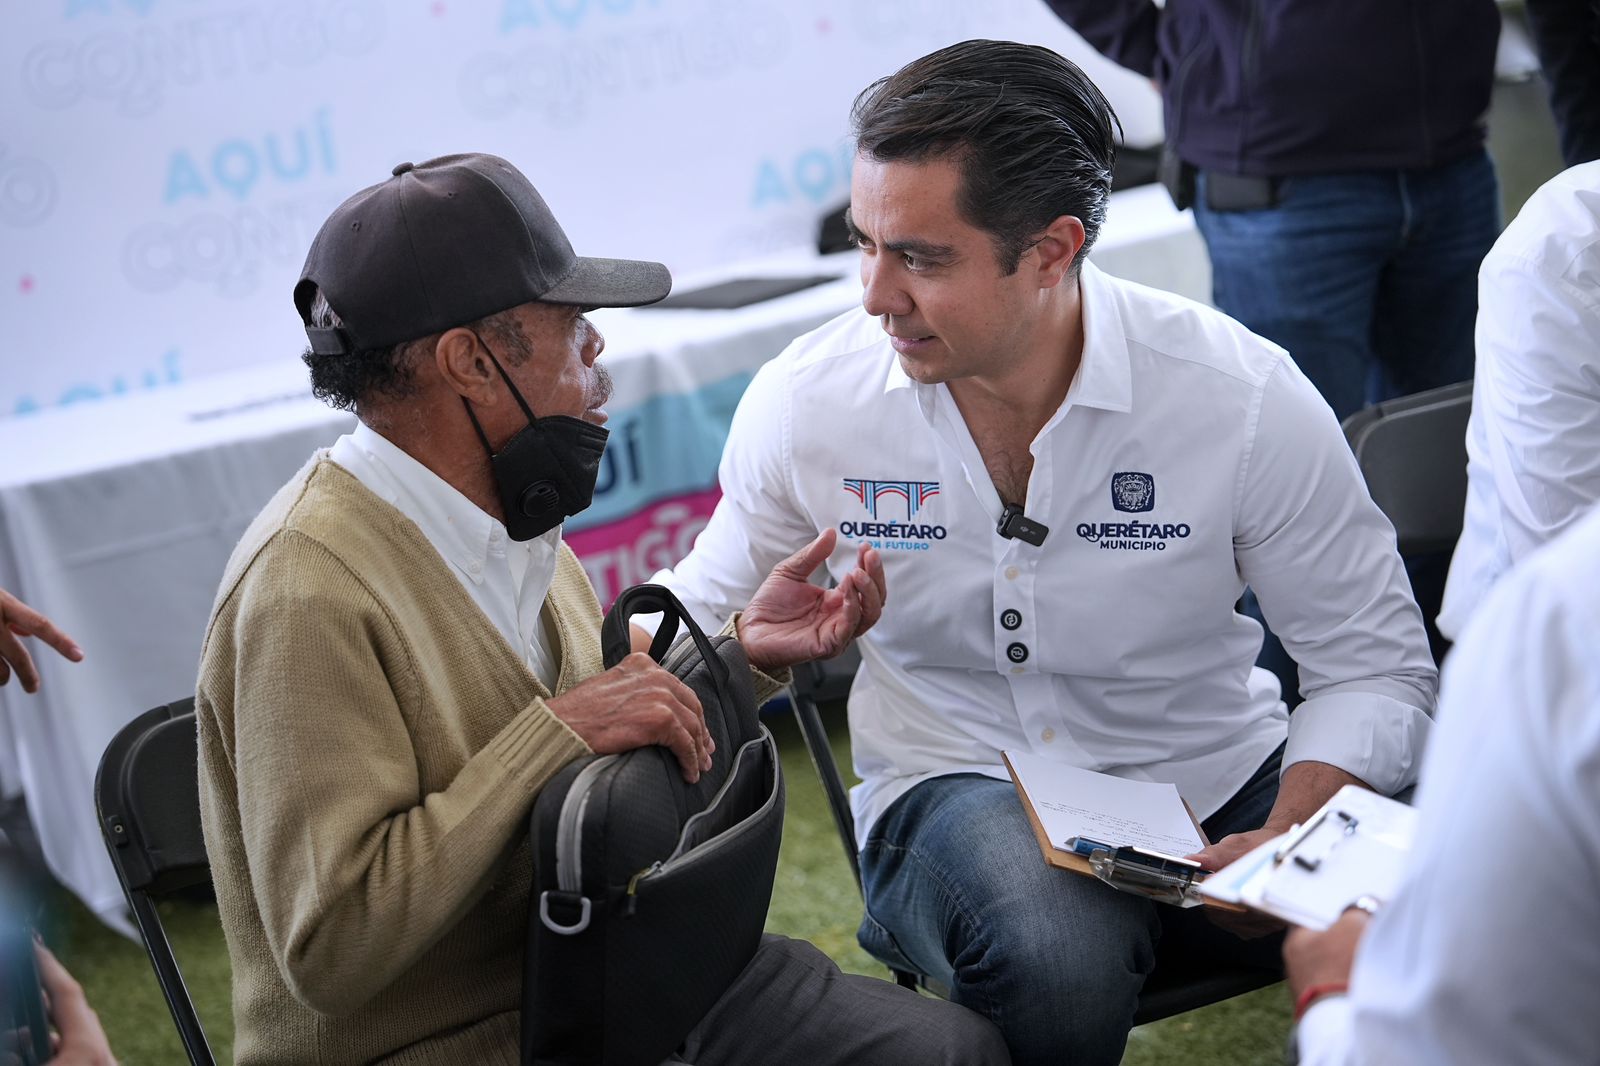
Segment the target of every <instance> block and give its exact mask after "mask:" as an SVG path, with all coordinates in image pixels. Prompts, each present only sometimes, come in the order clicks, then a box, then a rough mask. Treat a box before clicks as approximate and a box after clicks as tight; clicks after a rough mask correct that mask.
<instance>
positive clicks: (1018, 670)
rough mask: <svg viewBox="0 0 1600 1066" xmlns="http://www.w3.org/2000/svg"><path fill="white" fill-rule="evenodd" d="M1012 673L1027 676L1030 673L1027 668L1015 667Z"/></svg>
mask: <svg viewBox="0 0 1600 1066" xmlns="http://www.w3.org/2000/svg"><path fill="white" fill-rule="evenodd" d="M1011 672H1012V673H1013V674H1025V673H1027V672H1028V669H1027V667H1025V666H1013V667H1012V668H1011Z"/></svg>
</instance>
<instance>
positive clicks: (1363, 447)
mask: <svg viewBox="0 0 1600 1066" xmlns="http://www.w3.org/2000/svg"><path fill="white" fill-rule="evenodd" d="M1471 411H1472V382H1470V381H1462V382H1458V383H1457V384H1454V385H1446V386H1444V387H1443V388H1438V389H1429V390H1428V391H1427V392H1419V393H1416V394H1414V395H1411V396H1403V397H1401V398H1400V399H1397V400H1386V401H1384V402H1383V403H1379V404H1374V405H1372V406H1371V407H1367V408H1364V409H1362V410H1360V411H1357V412H1356V413H1355V414H1353V415H1351V416H1350V417H1349V418H1347V419H1345V420H1344V427H1343V428H1344V435H1345V440H1346V441H1348V442H1349V444H1350V450H1351V451H1353V452H1355V456H1356V462H1357V463H1358V464H1359V465H1360V467H1361V473H1362V476H1363V477H1365V478H1366V480H1367V491H1368V492H1370V493H1371V494H1372V499H1373V501H1374V502H1375V503H1377V505H1378V508H1379V509H1380V510H1382V511H1383V513H1384V514H1385V515H1387V516H1388V517H1389V521H1390V522H1392V523H1393V524H1394V531H1395V537H1396V538H1397V540H1398V542H1399V546H1400V554H1401V555H1422V554H1425V553H1428V552H1448V551H1450V550H1451V549H1452V548H1454V547H1455V543H1456V540H1457V539H1459V538H1460V536H1461V519H1462V514H1463V512H1464V511H1465V509H1466V503H1467V417H1468V415H1470V414H1471Z"/></svg>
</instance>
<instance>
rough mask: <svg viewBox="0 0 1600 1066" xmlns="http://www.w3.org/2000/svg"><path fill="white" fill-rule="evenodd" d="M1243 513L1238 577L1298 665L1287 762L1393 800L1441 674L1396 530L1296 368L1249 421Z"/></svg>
mask: <svg viewBox="0 0 1600 1066" xmlns="http://www.w3.org/2000/svg"><path fill="white" fill-rule="evenodd" d="M1253 418H1254V421H1255V429H1254V432H1253V433H1252V434H1251V435H1250V438H1249V446H1248V448H1247V451H1246V454H1245V456H1244V458H1243V464H1242V467H1241V472H1240V482H1239V494H1238V501H1237V504H1236V507H1235V514H1236V520H1235V526H1234V529H1235V533H1234V537H1235V555H1236V558H1237V559H1238V564H1239V570H1240V576H1241V577H1242V578H1243V579H1244V580H1245V582H1246V583H1248V584H1249V585H1250V586H1251V588H1253V589H1254V590H1255V593H1256V596H1257V598H1258V599H1259V600H1260V601H1261V609H1262V613H1263V614H1264V615H1265V617H1266V619H1267V622H1268V624H1269V625H1270V626H1271V627H1272V630H1273V632H1274V633H1276V634H1277V635H1278V637H1279V638H1280V639H1281V640H1282V641H1283V644H1284V648H1285V649H1286V650H1287V651H1288V652H1289V654H1290V655H1291V656H1292V657H1293V658H1294V660H1295V662H1296V663H1297V664H1298V665H1299V668H1300V691H1301V694H1302V695H1303V696H1304V697H1305V702H1304V703H1302V704H1301V705H1300V706H1299V707H1298V708H1297V709H1296V710H1295V712H1294V714H1293V715H1291V716H1290V719H1289V739H1288V746H1287V748H1286V749H1285V752H1284V757H1283V765H1284V766H1285V767H1288V766H1290V765H1292V764H1293V763H1296V762H1303V761H1308V760H1314V761H1317V762H1325V763H1329V764H1331V765H1333V766H1337V767H1339V768H1340V769H1342V770H1345V771H1346V772H1348V773H1351V774H1354V775H1355V776H1357V777H1359V778H1360V779H1361V780H1363V781H1365V782H1367V783H1368V784H1369V785H1371V786H1372V787H1373V788H1375V789H1377V790H1378V791H1380V792H1384V793H1391V794H1392V793H1394V792H1396V791H1398V790H1400V789H1402V788H1405V787H1406V786H1408V785H1411V784H1413V783H1414V782H1415V781H1416V771H1417V763H1418V760H1419V759H1420V757H1421V754H1422V749H1423V745H1424V742H1425V740H1426V738H1427V733H1428V728H1429V726H1430V724H1431V718H1430V715H1431V713H1432V710H1433V705H1434V699H1435V697H1436V694H1437V688H1438V673H1437V670H1436V669H1435V667H1434V663H1433V656H1432V654H1431V652H1430V651H1429V648H1428V640H1427V635H1426V632H1425V631H1424V629H1423V625H1422V613H1421V612H1420V611H1419V610H1418V609H1417V605H1416V601H1415V600H1414V599H1413V597H1412V595H1411V587H1410V581H1409V579H1408V578H1407V577H1406V572H1405V568H1404V566H1403V565H1402V564H1401V561H1400V556H1399V553H1398V552H1397V551H1396V550H1395V538H1394V528H1393V527H1392V526H1391V525H1390V523H1389V520H1388V519H1387V518H1385V517H1384V515H1383V513H1382V512H1381V511H1379V510H1378V507H1377V505H1376V504H1374V503H1373V502H1372V498H1371V497H1370V496H1369V495H1368V493H1367V489H1366V484H1365V482H1364V481H1363V480H1362V477H1361V471H1360V469H1359V468H1358V467H1357V465H1356V462H1355V457H1354V456H1353V455H1352V454H1351V453H1350V449H1349V446H1348V445H1347V444H1346V443H1345V439H1344V435H1343V433H1342V432H1341V431H1340V429H1339V425H1338V423H1337V422H1336V421H1335V419H1334V417H1333V412H1332V411H1331V410H1330V409H1329V408H1328V405H1327V403H1326V402H1324V401H1323V399H1322V397H1321V396H1319V395H1318V394H1317V392H1316V390H1315V388H1314V387H1313V386H1312V385H1311V383H1310V382H1309V381H1307V380H1306V378H1305V376H1304V375H1302V374H1301V373H1300V371H1299V369H1298V368H1296V367H1295V366H1294V364H1293V363H1292V362H1290V361H1289V360H1287V359H1285V360H1284V361H1283V362H1282V363H1280V364H1279V366H1278V367H1277V368H1276V369H1275V370H1274V371H1273V373H1272V374H1271V376H1270V377H1269V378H1268V380H1267V382H1266V384H1265V386H1264V387H1263V389H1262V391H1261V394H1260V403H1259V407H1258V409H1257V410H1256V411H1255V412H1254V413H1253Z"/></svg>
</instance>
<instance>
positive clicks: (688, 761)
mask: <svg viewBox="0 0 1600 1066" xmlns="http://www.w3.org/2000/svg"><path fill="white" fill-rule="evenodd" d="M545 706H547V707H549V708H550V712H551V713H552V714H554V715H555V716H556V717H557V718H559V719H561V720H562V721H563V722H565V723H567V725H568V726H569V727H570V728H571V729H572V731H573V732H574V733H576V734H578V736H580V737H582V738H583V741H584V743H585V744H588V745H589V747H590V748H591V749H593V750H594V751H595V752H596V753H598V754H600V755H615V754H617V753H618V752H624V751H632V750H633V749H634V748H643V747H648V746H650V745H651V744H660V745H661V746H662V747H665V748H667V749H669V750H670V751H671V752H672V754H674V755H676V756H677V757H678V764H679V766H681V767H682V769H683V779H684V780H685V781H688V782H689V783H690V784H693V783H694V782H696V781H698V780H700V774H701V773H702V772H703V771H706V770H709V769H711V753H712V752H713V751H715V750H716V743H715V741H713V740H712V739H711V734H710V732H708V731H707V729H706V716H705V711H704V710H703V709H702V708H701V706H700V699H699V697H698V696H696V695H695V694H694V690H693V689H691V688H690V687H689V686H688V685H685V684H684V683H683V682H682V681H679V680H678V679H677V678H676V677H674V676H673V675H672V674H671V673H669V672H667V671H666V670H663V669H662V668H661V667H660V666H659V665H658V664H657V663H656V661H655V660H654V659H652V658H650V656H648V655H646V654H644V653H643V652H637V651H636V652H634V653H633V654H631V655H629V656H628V657H627V658H626V659H623V660H622V661H621V662H620V663H618V664H617V665H616V666H613V667H612V668H611V669H609V670H607V671H605V672H604V673H600V674H596V675H595V676H594V677H591V678H589V679H588V680H587V681H584V682H581V683H579V684H577V685H574V686H572V688H570V689H568V690H567V691H566V692H563V693H562V694H561V695H559V696H555V697H552V698H551V699H549V700H547V701H545Z"/></svg>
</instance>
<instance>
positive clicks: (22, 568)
mask: <svg viewBox="0 0 1600 1066" xmlns="http://www.w3.org/2000/svg"><path fill="white" fill-rule="evenodd" d="M1110 215H1111V217H1110V219H1109V220H1108V223H1107V227H1106V230H1105V232H1104V233H1103V234H1102V236H1101V240H1100V243H1099V245H1098V247H1097V248H1096V250H1095V253H1094V259H1095V261H1096V262H1097V263H1099V264H1100V265H1101V266H1102V267H1104V268H1105V269H1107V270H1108V271H1110V272H1112V273H1116V274H1121V275H1122V276H1124V277H1131V278H1136V279H1138V280H1141V281H1145V282H1147V283H1149V284H1153V285H1159V286H1162V287H1165V288H1169V289H1172V290H1174V291H1178V292H1182V293H1184V294H1186V295H1189V296H1192V297H1195V298H1197V299H1202V300H1204V299H1207V298H1208V297H1209V289H1210V271H1209V265H1208V263H1207V261H1206V257H1205V252H1204V248H1203V245H1202V244H1201V242H1200V239H1199V236H1198V234H1197V233H1196V232H1195V231H1194V229H1193V226H1192V224H1191V223H1190V221H1189V219H1188V217H1187V216H1184V215H1178V214H1177V213H1176V212H1174V211H1173V210H1172V208H1171V205H1170V203H1169V202H1168V201H1167V199H1166V195H1165V193H1164V192H1162V191H1161V190H1160V189H1159V188H1154V187H1151V188H1140V189H1133V190H1129V191H1127V192H1122V193H1118V194H1117V195H1116V196H1115V197H1114V198H1113V201H1112V208H1111V212H1110ZM813 273H835V274H839V275H842V277H841V280H839V281H836V282H832V283H829V284H826V285H822V286H818V287H815V288H812V289H807V290H805V291H802V292H799V293H795V294H792V295H790V296H785V297H781V298H779V299H776V300H771V301H767V302H765V303H762V304H759V305H754V306H751V307H747V308H741V309H738V310H733V311H688V310H673V311H668V310H660V309H656V310H651V309H640V310H633V311H602V312H597V313H596V314H595V315H594V319H595V322H596V324H597V325H598V326H599V328H600V329H601V331H602V332H603V333H604V334H605V336H606V339H607V344H606V350H605V354H604V356H603V358H604V360H605V362H606V364H607V365H608V366H609V367H610V369H611V372H612V375H613V376H614V378H615V380H616V385H617V388H616V393H615V395H614V397H613V400H612V402H611V404H610V405H609V409H610V413H611V416H612V417H611V423H610V428H611V430H612V437H611V445H610V447H609V448H608V452H607V455H608V458H607V462H606V466H605V467H604V468H603V469H602V472H601V483H600V486H599V488H600V491H597V493H596V498H595V504H594V506H593V507H592V508H591V509H590V511H589V512H587V513H586V514H585V515H584V516H582V518H581V519H578V520H574V521H571V522H569V523H568V526H567V539H568V540H569V542H570V543H572V544H573V547H574V549H575V550H576V551H578V553H579V555H580V557H582V558H583V559H584V562H585V565H586V567H587V568H588V569H589V571H590V573H591V576H592V577H593V578H594V579H595V581H596V585H597V588H598V589H599V590H600V592H601V598H602V600H609V598H610V597H611V596H612V595H614V594H615V592H616V591H618V590H619V589H620V588H622V587H625V586H626V585H628V584H632V583H634V582H636V581H639V580H642V579H643V578H645V577H647V576H648V575H649V574H650V573H652V572H653V571H654V570H655V569H656V568H658V567H659V566H662V565H669V564H671V563H672V562H675V561H676V560H677V558H679V557H680V556H681V555H682V554H683V553H684V552H685V551H687V549H688V547H689V545H690V544H691V543H692V541H693V536H694V534H695V533H696V532H698V530H699V528H701V527H702V526H703V524H704V519H705V517H706V516H707V515H709V513H710V508H711V506H712V505H714V503H715V499H716V466H717V460H718V457H719V456H720V454H721V451H722V445H723V440H724V438H725V436H726V429H727V422H728V419H729V418H730V417H731V415H732V408H733V404H734V403H735V402H736V401H737V399H738V395H739V394H740V393H741V392H742V391H743V388H744V385H745V384H746V383H747V382H748V380H749V378H750V376H751V374H753V373H754V371H755V369H756V368H757V367H759V366H760V365H761V364H762V363H763V362H765V361H766V360H767V359H769V358H771V357H772V356H773V355H776V354H777V353H778V352H779V351H780V350H781V349H782V348H783V347H784V345H786V344H787V343H788V342H789V341H790V340H791V339H793V338H794V337H795V336H797V335H799V334H800V333H803V332H805V331H806V330H809V329H811V328H813V327H815V326H817V325H820V324H821V323H822V322H824V321H826V320H828V319H829V318H831V317H833V316H834V315H836V314H838V313H839V312H841V311H844V310H846V309H847V308H849V307H851V306H853V305H854V304H855V303H856V302H857V301H858V300H859V298H860V283H859V279H858V277H857V272H856V265H855V260H854V255H853V253H850V254H845V255H842V256H832V257H828V258H826V259H819V258H817V257H815V256H791V257H782V258H778V259H775V260H772V261H769V262H764V263H755V264H744V265H742V267H741V268H740V270H738V271H737V274H738V275H750V274H813ZM707 280H711V279H708V278H686V279H681V280H680V283H679V288H680V289H683V288H688V287H692V286H693V285H695V284H697V283H700V282H703V281H707ZM351 425H352V419H351V417H350V416H349V415H347V414H344V413H341V412H336V411H332V410H330V409H328V408H327V407H325V406H323V405H322V404H320V403H318V402H317V401H316V400H314V399H312V398H311V396H310V394H309V390H308V387H307V384H306V372H305V368H304V367H303V366H302V365H301V364H300V362H299V360H298V359H297V358H295V357H294V355H293V354H286V357H285V358H284V359H283V360H282V361H280V362H277V363H273V364H271V365H267V366H262V367H259V368H255V369H252V370H249V371H247V372H239V373H233V374H227V375H219V376H216V377H212V378H208V379H201V380H197V381H194V382H191V383H186V384H183V385H179V386H175V387H171V388H168V389H165V390H161V391H154V392H148V393H139V394H133V395H129V396H127V397H123V398H119V399H117V400H115V401H110V402H105V403H99V404H93V405H83V406H78V407H70V408H62V409H56V410H52V411H46V412H42V413H40V414H37V415H32V416H28V417H25V418H16V419H3V420H0V587H4V588H7V589H9V590H11V591H12V592H15V593H16V594H17V595H18V596H20V597H21V598H22V599H23V600H25V601H27V602H28V603H30V604H32V605H33V606H34V607H37V608H39V609H41V610H43V611H44V612H45V613H47V614H48V615H50V616H51V617H52V618H53V619H54V620H55V621H56V622H57V623H58V624H59V625H60V626H61V627H62V628H63V629H65V630H66V631H67V632H68V633H70V634H71V635H72V636H73V637H74V638H75V639H76V640H77V641H78V642H79V643H80V644H81V645H82V646H83V648H84V649H85V652H86V656H87V657H86V659H85V661H84V662H83V663H81V664H77V665H74V664H69V663H66V662H64V661H63V660H61V659H59V658H57V657H56V656H55V654H54V653H53V652H49V651H47V650H44V651H41V650H40V649H38V648H37V647H35V648H34V653H35V659H36V661H37V662H38V664H39V668H40V674H41V676H42V678H43V690H42V692H40V693H39V694H38V695H35V696H26V695H24V694H23V693H22V691H21V689H20V688H19V687H18V686H17V685H15V684H12V685H8V686H6V687H5V688H3V689H0V796H14V795H16V794H18V793H19V792H20V793H22V794H23V795H24V796H25V797H26V800H27V804H28V809H29V811H30V814H31V816H32V818H33V821H34V824H35V826H36V828H37V829H38V832H39V837H40V839H41V841H42V844H43V847H44V851H45V856H46V859H47V861H48V862H49V864H50V866H51V869H52V870H53V871H54V872H55V874H56V875H57V877H58V878H59V879H60V880H61V881H62V882H63V883H64V884H66V885H67V886H68V887H69V888H71V889H72V890H73V891H74V892H76V893H77V894H78V895H79V896H80V897H81V898H82V899H83V900H84V901H85V902H86V903H87V904H88V905H89V906H90V907H91V908H93V909H94V910H95V911H96V912H97V913H99V914H100V915H101V916H102V917H104V918H105V919H106V920H107V921H108V922H110V923H111V924H113V925H118V926H119V927H121V926H122V919H121V908H122V895H121V892H120V890H119V888H118V885H117V881H116V877H115V875H114V873H113V872H112V869H111V866H110V863H109V862H108V861H107V859H106V856H105V849H104V846H103V844H102V843H101V838H100V832H99V828H98V826H97V823H96V818H95V813H94V801H93V795H92V786H93V781H94V774H95V769H96V767H97V766H98V763H99V758H100V753H101V752H102V751H103V750H104V749H105V746H106V744H107V743H108V742H109V741H110V739H111V737H112V735H113V734H114V733H115V732H116V731H117V729H119V728H120V727H121V726H122V725H123V724H124V723H125V722H127V721H128V720H129V719H131V718H132V717H133V716H134V715H136V714H138V713H139V712H141V711H143V710H145V709H147V708H149V707H153V706H155V705H157V704H160V703H166V702H169V701H171V700H174V699H178V698H181V697H183V696H185V695H187V694H189V693H191V692H192V691H193V686H194V677H195V669H196V665H197V662H198V659H199V650H200V641H201V638H202V636H203V631H204V626H205V622H206V619H207V617H208V615H209V613H210V609H211V604H212V600H213V598H214V596H215V594H216V588H217V584H218V581H219V580H220V578H221V574H222V570H223V567H224V565H225V563H226V561H227V558H228V555H229V553H230V552H231V551H232V549H233V546H234V544H235V543H236V542H237V540H238V537H239V535H240V534H241V533H242V532H243V530H244V527H245V526H246V525H247V524H248V522H249V521H250V519H251V518H252V517H253V516H254V515H255V514H256V512H257V511H258V510H259V509H260V508H261V506H262V505H263V504H264V503H265V502H266V500H267V499H268V497H270V496H271V494H272V493H273V492H274V491H275V490H276V489H277V488H278V487H279V486H280V485H282V484H283V483H284V482H285V481H286V480H288V478H289V477H290V475H292V474H293V473H294V471H295V470H297V469H299V467H300V466H301V464H302V463H304V462H305V460H306V458H307V457H308V456H309V455H310V454H311V452H312V451H314V450H315V449H316V448H319V447H324V446H326V445H328V444H330V443H331V442H332V441H333V440H334V439H335V438H336V437H337V436H338V435H339V434H341V433H343V432H345V431H346V430H347V429H348V428H349V427H350V426H351Z"/></svg>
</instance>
